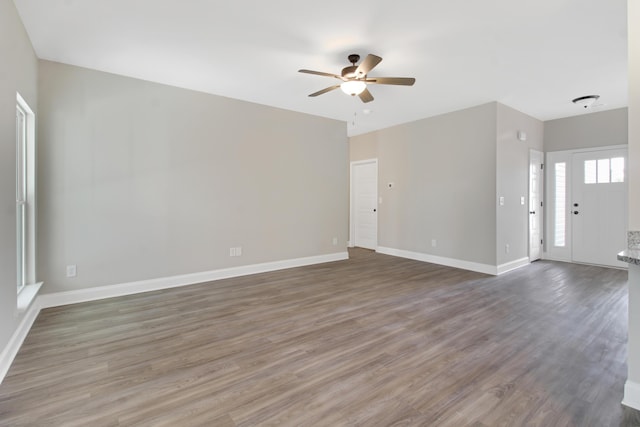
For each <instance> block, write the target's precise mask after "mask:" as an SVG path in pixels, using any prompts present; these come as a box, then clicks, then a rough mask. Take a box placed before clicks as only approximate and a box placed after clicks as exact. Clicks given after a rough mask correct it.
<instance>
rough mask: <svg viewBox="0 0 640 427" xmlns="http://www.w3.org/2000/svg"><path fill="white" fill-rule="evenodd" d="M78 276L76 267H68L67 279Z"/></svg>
mask: <svg viewBox="0 0 640 427" xmlns="http://www.w3.org/2000/svg"><path fill="white" fill-rule="evenodd" d="M76 275H77V269H76V265H75V264H73V265H67V277H76Z"/></svg>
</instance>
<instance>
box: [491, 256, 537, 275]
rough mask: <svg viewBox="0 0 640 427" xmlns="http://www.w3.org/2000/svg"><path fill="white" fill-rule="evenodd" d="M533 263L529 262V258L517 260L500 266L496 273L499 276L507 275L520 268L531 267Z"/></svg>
mask: <svg viewBox="0 0 640 427" xmlns="http://www.w3.org/2000/svg"><path fill="white" fill-rule="evenodd" d="M529 264H531V262H530V261H529V257H523V258H520V259H515V260H513V261H509V262H505V263H504V264H500V265H499V266H498V267H497V268H496V273H497V274H498V275H500V274H503V273H506V272H508V271H512V270H515V269H517V268H520V267H524V266H525V265H529Z"/></svg>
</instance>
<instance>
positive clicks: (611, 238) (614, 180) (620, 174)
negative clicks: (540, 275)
mask: <svg viewBox="0 0 640 427" xmlns="http://www.w3.org/2000/svg"><path fill="white" fill-rule="evenodd" d="M626 165H627V150H626V149H615V150H601V151H591V152H584V153H575V154H574V155H573V160H572V166H573V167H572V169H573V173H572V181H573V184H572V199H573V200H572V201H571V206H570V208H571V220H572V235H573V237H572V259H573V261H576V262H584V263H588V264H599V265H606V266H614V267H626V266H627V265H626V264H625V263H623V262H621V261H618V260H617V259H616V254H617V253H618V252H620V251H621V250H622V249H624V248H625V247H626V246H627V238H626V230H627V170H626V169H627V167H626Z"/></svg>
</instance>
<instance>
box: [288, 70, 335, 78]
mask: <svg viewBox="0 0 640 427" xmlns="http://www.w3.org/2000/svg"><path fill="white" fill-rule="evenodd" d="M298 72H299V73H306V74H315V75H316V76H325V77H335V78H336V79H339V80H344V78H343V77H342V76H339V75H337V74H331V73H323V72H322V71H313V70H298Z"/></svg>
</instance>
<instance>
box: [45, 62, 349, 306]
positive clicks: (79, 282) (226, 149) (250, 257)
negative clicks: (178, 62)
mask: <svg viewBox="0 0 640 427" xmlns="http://www.w3.org/2000/svg"><path fill="white" fill-rule="evenodd" d="M39 96H40V111H41V117H40V120H39V133H40V135H41V141H40V151H39V153H38V154H39V156H40V159H39V162H40V166H39V185H40V189H39V216H40V224H39V227H40V229H39V230H40V232H39V237H40V242H39V243H40V244H39V264H38V266H39V269H40V273H41V276H42V277H43V278H44V280H45V285H44V288H43V292H44V293H49V292H55V291H66V290H74V289H80V288H87V287H93V286H99V285H109V284H117V283H127V282H131V281H136V280H143V279H152V278H159V277H167V276H172V275H178V274H185V273H194V272H202V271H209V270H215V269H220V268H225V267H233V266H240V265H250V264H256V263H262V262H269V261H277V260H286V259H293V258H299V257H307V256H315V255H323V254H329V253H336V252H343V251H345V250H346V241H347V238H348V182H349V179H348V144H347V136H346V126H345V124H344V123H342V122H338V121H334V120H328V119H324V118H318V117H313V116H309V115H305V114H300V113H294V112H290V111H284V110H279V109H275V108H271V107H265V106H261V105H257V104H251V103H247V102H242V101H237V100H232V99H228V98H223V97H218V96H213V95H208V94H203V93H199V92H193V91H189V90H184V89H178V88H175V87H169V86H164V85H160V84H155V83H150V82H145V81H141V80H136V79H131V78H125V77H121V76H116V75H112V74H107V73H103V72H97V71H92V70H87V69H83V68H78V67H74V66H70V65H63V64H58V63H53V62H48V61H41V62H40V78H39ZM333 237H337V238H338V242H339V244H338V246H334V245H333V244H332V238H333ZM237 246H241V247H242V256H241V257H233V258H231V257H229V248H230V247H237ZM69 264H76V265H77V272H78V275H77V277H76V278H66V277H65V266H66V265H69Z"/></svg>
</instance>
